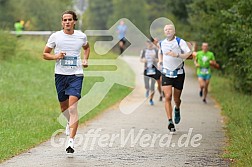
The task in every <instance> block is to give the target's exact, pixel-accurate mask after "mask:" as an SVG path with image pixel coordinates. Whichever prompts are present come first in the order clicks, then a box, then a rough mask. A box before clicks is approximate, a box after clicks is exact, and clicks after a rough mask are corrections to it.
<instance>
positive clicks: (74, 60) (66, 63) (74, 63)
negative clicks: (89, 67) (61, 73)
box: [60, 56, 77, 66]
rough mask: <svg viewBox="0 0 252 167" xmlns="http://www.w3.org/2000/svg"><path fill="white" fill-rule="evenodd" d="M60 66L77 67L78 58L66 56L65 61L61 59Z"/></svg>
mask: <svg viewBox="0 0 252 167" xmlns="http://www.w3.org/2000/svg"><path fill="white" fill-rule="evenodd" d="M60 64H61V65H62V66H77V57H76V56H74V57H72V56H65V57H64V58H63V59H61V62H60Z"/></svg>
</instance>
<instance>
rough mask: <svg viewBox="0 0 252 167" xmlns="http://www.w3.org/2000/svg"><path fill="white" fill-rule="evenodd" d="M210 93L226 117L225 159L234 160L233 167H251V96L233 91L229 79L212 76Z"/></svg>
mask: <svg viewBox="0 0 252 167" xmlns="http://www.w3.org/2000/svg"><path fill="white" fill-rule="evenodd" d="M211 92H212V94H213V95H214V97H215V99H216V100H217V101H218V102H219V103H220V104H221V108H222V113H223V115H225V116H226V117H227V122H226V125H227V135H228V138H229V142H228V146H227V148H226V150H227V151H226V153H225V154H224V155H223V157H225V158H229V159H234V160H235V161H234V163H233V166H252V103H251V99H252V98H251V96H249V95H244V94H242V93H239V92H238V91H236V90H234V87H233V84H232V82H231V81H230V80H229V79H226V78H223V77H220V76H218V75H214V76H213V77H212V80H211Z"/></svg>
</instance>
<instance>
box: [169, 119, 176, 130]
mask: <svg viewBox="0 0 252 167" xmlns="http://www.w3.org/2000/svg"><path fill="white" fill-rule="evenodd" d="M168 129H169V131H170V132H175V131H176V129H175V126H174V123H173V122H172V121H169V124H168Z"/></svg>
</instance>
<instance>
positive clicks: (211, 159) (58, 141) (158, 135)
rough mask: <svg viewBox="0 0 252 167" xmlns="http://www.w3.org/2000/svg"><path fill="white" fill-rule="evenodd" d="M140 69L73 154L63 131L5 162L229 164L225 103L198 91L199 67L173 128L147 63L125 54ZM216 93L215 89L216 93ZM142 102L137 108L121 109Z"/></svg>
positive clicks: (189, 73) (86, 128)
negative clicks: (148, 82) (147, 77)
mask: <svg viewBox="0 0 252 167" xmlns="http://www.w3.org/2000/svg"><path fill="white" fill-rule="evenodd" d="M122 59H124V60H125V61H126V62H127V63H128V64H129V65H130V67H132V69H133V70H134V72H135V74H136V88H135V91H134V93H133V94H131V95H130V98H127V99H126V100H124V101H123V103H121V105H120V104H117V105H115V106H113V107H111V108H109V109H108V110H106V111H104V112H103V113H102V114H100V115H99V116H97V117H96V118H94V119H93V120H91V121H88V122H87V123H85V124H84V125H81V127H80V129H79V130H78V135H77V137H76V140H75V143H76V146H75V151H76V152H75V154H74V157H73V158H69V157H67V156H66V155H65V146H64V144H65V143H66V142H65V141H66V136H65V135H64V134H60V135H57V136H56V137H55V138H53V139H50V140H49V141H47V142H44V143H42V144H40V145H38V146H37V147H35V148H32V149H30V150H28V151H27V152H25V153H23V154H20V155H18V156H15V157H13V158H11V159H9V160H7V161H5V162H3V163H2V164H0V166H13V167H14V166H15V167H17V166H24V167H27V166H28V167H30V166H31V167H36V166H39V167H40V166H41V167H42V166H46V167H49V166H66V167H68V166H69V167H70V166H75V167H79V166H80V167H84V166H95V167H98V166H115V167H119V166H127V167H129V166H148V167H149V166H150V167H173V166H179V167H181V166H185V167H196V166H204V167H205V166H218V167H220V166H229V163H228V162H227V161H225V160H223V159H222V158H221V154H222V153H223V148H224V146H225V141H226V138H225V134H224V133H225V132H224V130H223V123H222V117H221V115H220V109H219V108H218V106H217V105H216V103H215V102H214V100H213V99H211V98H210V96H209V97H208V99H207V101H208V103H207V104H203V102H202V99H201V98H200V97H199V95H198V91H199V88H198V83H197V79H196V77H195V76H194V69H190V68H186V81H185V86H184V91H183V94H182V105H181V115H182V119H181V122H180V124H178V125H176V130H177V131H176V132H175V133H173V134H171V133H170V132H169V131H168V129H167V118H166V115H165V110H164V102H160V101H158V99H159V95H158V93H156V94H155V97H154V103H155V104H154V106H150V105H149V102H148V100H147V99H146V98H145V97H144V95H145V90H144V84H143V75H142V72H143V64H141V63H140V62H139V58H138V57H133V56H124V57H123V58H122ZM210 95H211V93H210ZM134 102H137V107H136V110H135V111H134V112H132V113H130V114H129V113H127V114H125V113H124V112H122V111H121V110H120V108H123V107H125V106H129V108H130V106H131V104H133V103H134Z"/></svg>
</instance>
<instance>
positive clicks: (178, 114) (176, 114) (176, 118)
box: [174, 106, 180, 124]
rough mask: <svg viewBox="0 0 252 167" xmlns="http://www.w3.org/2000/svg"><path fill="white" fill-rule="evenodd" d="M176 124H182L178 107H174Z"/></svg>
mask: <svg viewBox="0 0 252 167" xmlns="http://www.w3.org/2000/svg"><path fill="white" fill-rule="evenodd" d="M174 122H175V124H178V123H179V122H180V109H177V108H176V106H174Z"/></svg>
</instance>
